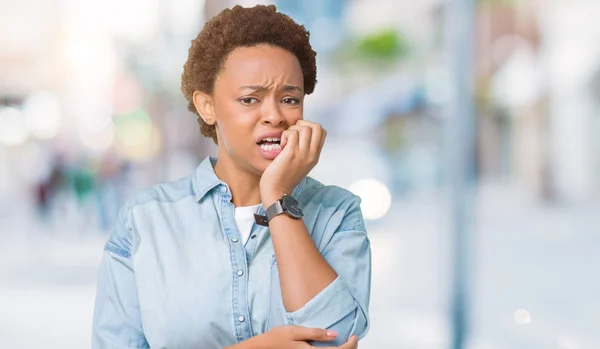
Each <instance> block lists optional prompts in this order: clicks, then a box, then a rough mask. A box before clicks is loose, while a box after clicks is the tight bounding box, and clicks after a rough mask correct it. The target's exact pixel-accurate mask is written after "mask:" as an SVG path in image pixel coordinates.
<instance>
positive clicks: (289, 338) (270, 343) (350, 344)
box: [255, 326, 358, 349]
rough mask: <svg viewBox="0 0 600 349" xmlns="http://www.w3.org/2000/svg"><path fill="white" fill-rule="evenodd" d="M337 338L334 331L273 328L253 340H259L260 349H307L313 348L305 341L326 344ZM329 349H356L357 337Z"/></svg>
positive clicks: (294, 327) (286, 327) (289, 327)
mask: <svg viewBox="0 0 600 349" xmlns="http://www.w3.org/2000/svg"><path fill="white" fill-rule="evenodd" d="M336 337H337V333H335V331H327V330H322V329H319V328H307V327H302V326H281V327H275V328H274V329H272V330H270V331H269V332H267V333H264V334H262V335H260V336H258V337H255V339H260V341H261V342H260V344H258V346H257V347H258V348H261V349H308V348H314V347H313V346H311V345H309V344H308V343H307V341H319V342H327V341H331V340H334V339H335V338H336ZM328 348H329V349H333V348H341V349H356V348H358V337H356V336H352V337H350V339H349V340H348V341H347V342H346V343H344V344H342V345H341V346H339V347H328Z"/></svg>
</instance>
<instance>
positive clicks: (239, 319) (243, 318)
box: [238, 315, 246, 322]
mask: <svg viewBox="0 0 600 349" xmlns="http://www.w3.org/2000/svg"><path fill="white" fill-rule="evenodd" d="M244 320H246V318H245V317H244V315H240V317H239V318H238V321H239V322H244Z"/></svg>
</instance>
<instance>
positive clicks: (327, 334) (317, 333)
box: [293, 326, 337, 341]
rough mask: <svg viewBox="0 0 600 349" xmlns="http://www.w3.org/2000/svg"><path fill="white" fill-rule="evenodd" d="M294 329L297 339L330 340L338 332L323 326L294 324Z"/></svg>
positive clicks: (295, 338)
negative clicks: (313, 326)
mask: <svg viewBox="0 0 600 349" xmlns="http://www.w3.org/2000/svg"><path fill="white" fill-rule="evenodd" d="M293 331H294V340H297V341H330V340H333V339H335V337H337V332H335V331H331V330H324V329H321V328H309V327H301V326H294V329H293Z"/></svg>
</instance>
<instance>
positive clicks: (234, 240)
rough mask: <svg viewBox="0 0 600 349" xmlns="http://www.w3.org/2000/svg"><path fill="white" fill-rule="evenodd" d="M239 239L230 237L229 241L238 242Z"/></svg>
mask: <svg viewBox="0 0 600 349" xmlns="http://www.w3.org/2000/svg"><path fill="white" fill-rule="evenodd" d="M238 241H239V240H238V239H236V238H233V239H231V242H238Z"/></svg>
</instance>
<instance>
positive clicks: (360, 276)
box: [285, 196, 371, 346]
mask: <svg viewBox="0 0 600 349" xmlns="http://www.w3.org/2000/svg"><path fill="white" fill-rule="evenodd" d="M333 231H334V233H333V234H330V235H331V238H330V239H329V240H328V241H327V242H326V244H325V247H324V248H323V249H320V250H321V254H322V255H323V257H324V258H325V260H326V261H327V262H328V263H329V265H330V266H331V267H332V268H333V269H334V270H335V271H336V272H337V274H338V277H337V278H336V279H335V280H334V281H333V282H332V283H331V284H329V285H328V286H327V287H326V288H325V289H323V290H322V291H321V292H320V293H319V294H318V295H316V296H315V297H314V298H313V299H311V300H310V301H309V302H308V303H306V304H305V305H304V306H303V307H302V308H300V309H298V310H296V311H294V312H286V314H285V317H286V322H287V324H290V325H300V326H305V327H316V328H325V329H330V330H334V331H337V332H338V336H337V338H336V340H335V341H330V342H315V343H311V344H312V345H314V346H335V345H341V344H343V343H345V342H346V341H347V340H348V338H350V336H352V335H357V336H358V337H359V339H360V338H363V337H364V336H365V335H366V334H367V332H368V330H369V316H368V308H369V299H370V291H371V247H370V242H369V239H368V237H367V232H366V229H365V227H364V221H363V217H362V213H361V211H360V198H359V197H357V196H352V198H351V199H350V203H349V207H348V209H347V210H346V213H345V214H344V217H343V220H342V222H341V223H340V224H339V225H338V226H337V227H335V228H334V229H333Z"/></svg>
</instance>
